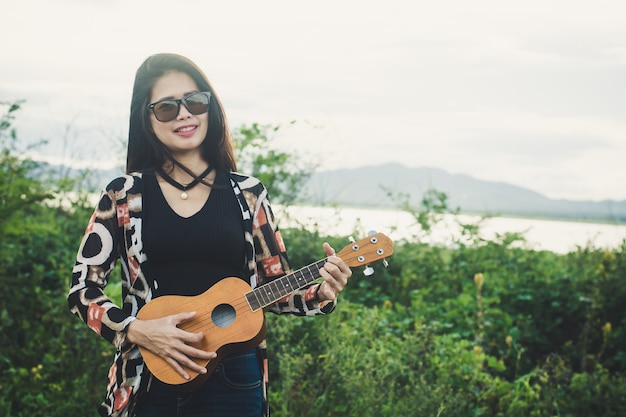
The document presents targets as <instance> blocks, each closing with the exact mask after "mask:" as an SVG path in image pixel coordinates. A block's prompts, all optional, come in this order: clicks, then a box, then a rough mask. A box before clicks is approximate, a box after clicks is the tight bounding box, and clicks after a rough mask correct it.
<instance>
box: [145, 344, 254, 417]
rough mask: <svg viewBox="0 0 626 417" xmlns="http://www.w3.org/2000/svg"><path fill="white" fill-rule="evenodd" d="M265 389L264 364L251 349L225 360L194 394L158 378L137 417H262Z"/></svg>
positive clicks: (146, 395)
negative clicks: (174, 387) (262, 365)
mask: <svg viewBox="0 0 626 417" xmlns="http://www.w3.org/2000/svg"><path fill="white" fill-rule="evenodd" d="M261 389H262V387H261V368H260V363H259V360H258V357H257V354H256V350H250V351H246V352H244V353H243V354H241V355H238V356H236V357H232V358H227V359H224V360H222V361H221V362H220V364H219V365H218V366H217V368H215V371H214V372H213V374H212V375H211V377H210V378H209V379H208V380H207V381H206V382H205V383H204V384H203V385H202V386H201V387H199V388H197V389H196V390H194V391H191V392H185V393H179V392H176V391H175V390H173V389H172V388H171V387H169V386H167V385H164V384H162V383H160V382H159V381H157V380H156V379H155V380H154V381H153V383H152V387H151V388H150V390H149V391H148V392H147V393H146V394H144V396H143V398H142V400H141V404H140V405H139V407H138V410H137V414H136V417H260V416H261V415H262V393H261Z"/></svg>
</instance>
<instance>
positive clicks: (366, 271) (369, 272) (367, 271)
mask: <svg viewBox="0 0 626 417" xmlns="http://www.w3.org/2000/svg"><path fill="white" fill-rule="evenodd" d="M373 273H374V268H372V267H371V266H369V265H368V266H367V267H366V268H365V269H364V270H363V275H365V276H366V277H369V276H370V275H372V274H373Z"/></svg>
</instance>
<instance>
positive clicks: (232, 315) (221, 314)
mask: <svg viewBox="0 0 626 417" xmlns="http://www.w3.org/2000/svg"><path fill="white" fill-rule="evenodd" d="M251 290H252V288H251V287H250V286H249V285H248V284H246V283H245V282H244V281H243V280H241V279H240V278H224V279H222V280H221V281H219V282H218V283H216V284H215V285H214V286H212V287H211V288H209V289H208V290H207V291H205V292H204V293H202V294H200V295H197V296H182V295H164V296H162V297H158V298H155V299H154V300H152V301H150V302H148V303H147V304H146V305H145V306H143V307H142V308H141V310H139V313H138V314H137V318H138V319H140V320H151V319H158V318H162V317H166V316H169V315H172V314H178V313H182V312H191V311H195V312H196V316H195V317H194V318H193V319H192V320H190V321H188V322H185V323H183V324H181V325H180V326H179V328H180V329H182V330H185V331H188V332H191V333H200V332H202V333H204V338H203V339H202V340H201V341H200V342H199V343H195V344H193V345H192V346H194V347H195V348H198V349H201V350H204V351H205V352H217V358H215V359H210V360H205V359H195V358H192V360H193V361H194V362H196V363H197V364H199V365H200V366H203V367H205V368H206V369H207V373H206V374H200V373H197V372H194V371H192V370H190V369H186V371H187V373H188V374H189V376H190V379H189V380H186V379H184V378H183V377H182V376H180V375H179V374H178V372H176V371H175V370H174V369H173V368H172V367H171V366H170V365H169V364H168V363H167V362H166V361H165V360H163V359H162V358H161V357H160V356H158V355H156V354H154V353H152V352H151V351H150V350H148V349H146V348H143V347H141V346H140V347H139V350H140V351H141V355H142V357H143V359H144V361H145V363H146V366H147V367H148V369H150V371H151V372H152V374H153V375H154V376H155V377H156V378H157V379H158V380H160V381H161V382H164V383H166V384H169V385H175V386H177V387H179V388H181V389H182V390H187V389H193V388H195V387H197V386H198V385H200V384H202V383H203V382H204V381H206V380H207V379H208V378H209V376H210V375H211V374H212V372H213V371H214V370H215V368H216V367H217V365H218V364H219V362H220V361H221V360H222V359H225V358H227V357H229V356H232V355H233V354H235V353H237V352H240V351H243V350H247V349H252V348H254V347H256V346H258V345H259V343H261V341H262V340H263V339H264V338H265V333H266V327H265V315H264V313H263V309H259V310H256V311H252V309H251V308H250V306H249V304H248V302H247V300H246V297H245V294H246V293H247V292H250V291H251Z"/></svg>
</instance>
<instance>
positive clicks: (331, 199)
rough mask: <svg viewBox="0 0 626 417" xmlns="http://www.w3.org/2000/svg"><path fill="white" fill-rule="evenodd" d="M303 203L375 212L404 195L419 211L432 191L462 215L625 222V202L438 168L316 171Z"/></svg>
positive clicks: (388, 167)
mask: <svg viewBox="0 0 626 417" xmlns="http://www.w3.org/2000/svg"><path fill="white" fill-rule="evenodd" d="M306 188H307V197H306V198H305V200H304V201H303V203H308V204H313V205H334V204H336V205H341V206H355V207H356V206H358V207H372V208H397V205H396V204H395V201H393V199H392V198H390V197H389V195H388V192H387V191H389V192H391V193H392V195H396V194H397V193H404V194H407V195H409V196H410V202H411V204H412V205H413V207H415V208H416V209H419V207H420V201H421V199H422V196H423V193H424V192H425V191H427V190H429V189H434V190H437V191H440V192H443V193H445V194H446V195H447V197H448V200H447V203H448V207H449V208H450V209H455V208H459V209H460V211H461V212H463V213H472V214H492V215H511V216H521V217H541V218H551V219H564V220H576V221H603V222H611V223H623V222H626V200H622V201H613V200H606V201H600V202H597V201H571V200H553V199H550V198H547V197H545V196H543V195H541V194H539V193H537V192H535V191H532V190H529V189H525V188H522V187H518V186H515V185H511V184H507V183H503V182H494V181H483V180H478V179H475V178H472V177H470V176H468V175H463V174H450V173H448V172H446V171H444V170H442V169H438V168H407V167H405V166H403V165H400V164H383V165H376V166H367V167H360V168H354V169H340V170H334V171H324V172H317V173H315V174H313V175H312V177H311V179H310V181H309V182H308V184H307V186H306Z"/></svg>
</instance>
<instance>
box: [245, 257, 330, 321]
mask: <svg viewBox="0 0 626 417" xmlns="http://www.w3.org/2000/svg"><path fill="white" fill-rule="evenodd" d="M325 263H326V259H322V260H321V261H317V262H315V263H312V264H310V265H308V266H305V267H304V268H300V269H298V270H297V271H294V272H292V273H291V274H287V275H285V276H284V277H281V278H278V279H275V280H274V281H272V282H268V283H267V284H265V285H262V286H260V287H258V288H255V289H254V290H252V291H250V292H249V293H247V294H246V299H247V300H248V303H249V304H250V308H251V309H252V311H257V310H258V309H260V308H263V307H266V306H268V305H270V304H272V303H275V302H276V301H278V300H280V299H281V298H284V297H286V296H287V295H289V294H291V293H293V292H294V291H296V290H299V289H300V288H303V287H305V286H307V285H308V284H310V283H312V282H313V281H315V280H316V279H318V278H319V277H320V269H321V268H322V267H323V266H324V264H325Z"/></svg>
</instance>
